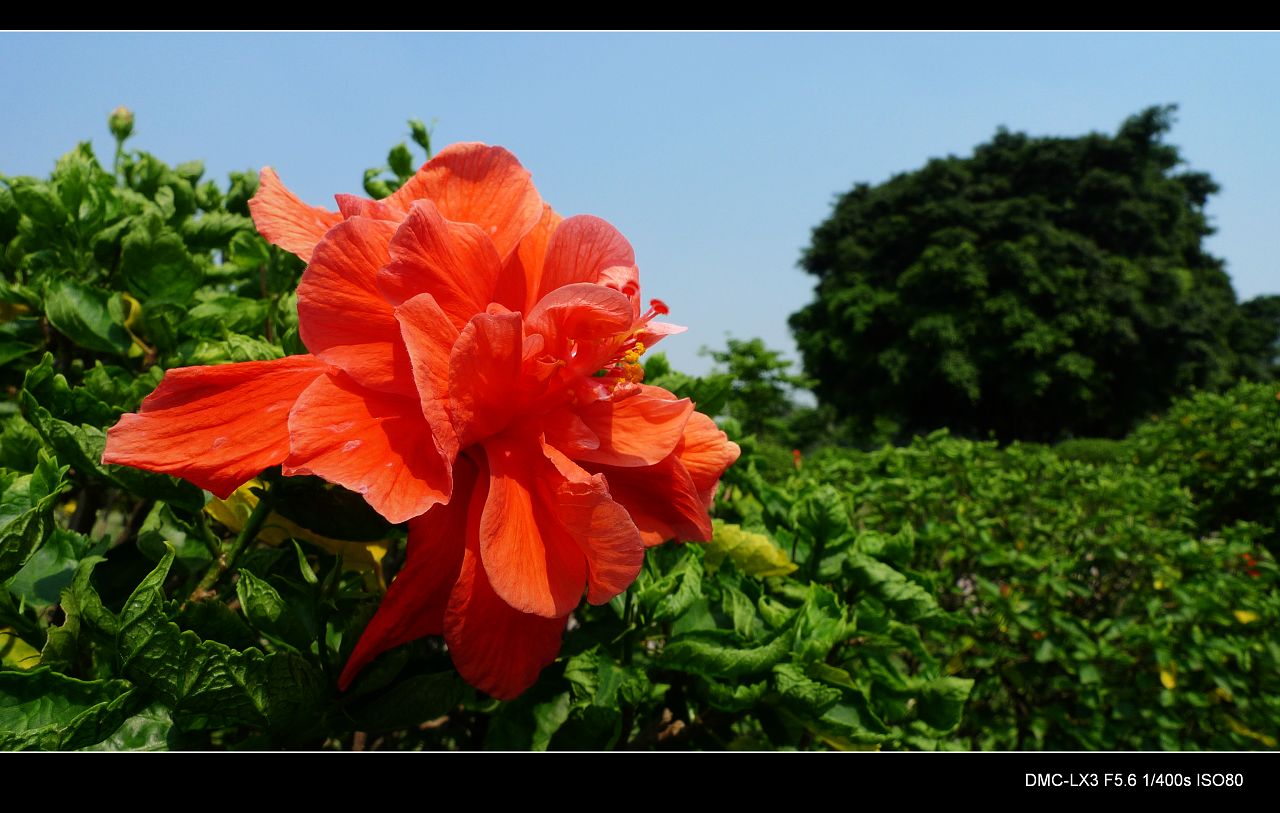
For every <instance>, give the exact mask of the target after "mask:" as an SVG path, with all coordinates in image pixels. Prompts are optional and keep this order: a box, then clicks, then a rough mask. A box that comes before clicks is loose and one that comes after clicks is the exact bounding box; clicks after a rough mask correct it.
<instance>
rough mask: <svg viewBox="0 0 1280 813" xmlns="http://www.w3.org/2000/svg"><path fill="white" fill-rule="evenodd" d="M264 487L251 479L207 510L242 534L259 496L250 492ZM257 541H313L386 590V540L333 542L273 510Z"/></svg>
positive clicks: (207, 507)
mask: <svg viewBox="0 0 1280 813" xmlns="http://www.w3.org/2000/svg"><path fill="white" fill-rule="evenodd" d="M253 488H262V481H261V480H250V481H249V482H247V483H245V484H244V485H242V486H240V487H239V488H237V489H236V490H235V491H234V492H233V493H232V495H231V496H230V497H228V498H227V499H225V500H220V499H218V498H217V497H214V498H213V499H211V500H209V502H208V504H206V505H205V507H204V510H205V513H207V514H208V515H209V516H211V517H213V518H214V519H216V520H217V521H218V522H221V523H222V524H223V525H225V526H227V527H228V528H230V529H231V530H233V531H239V530H240V529H241V528H243V527H244V523H245V521H246V520H248V519H249V515H250V514H252V513H253V508H254V506H256V505H257V504H258V495H257V494H254V493H253V492H252V491H251V490H250V489H253ZM258 539H259V540H261V541H262V542H265V543H266V544H268V545H279V544H281V543H283V542H287V541H288V540H289V539H302V540H305V541H307V542H312V543H314V544H316V545H319V546H320V547H322V548H324V549H325V550H327V551H329V552H330V553H334V554H337V555H338V556H341V557H342V564H343V566H344V567H346V568H347V569H348V570H356V571H359V572H361V573H363V574H364V575H365V579H366V581H367V582H368V583H369V584H370V586H376V587H377V588H378V589H380V590H385V589H386V585H385V584H384V583H383V581H382V567H381V563H382V557H383V556H386V555H387V541H386V540H382V541H380V542H350V541H346V540H342V539H331V538H329V537H327V536H321V535H320V534H318V533H315V532H314V531H309V530H307V529H306V528H303V527H302V526H301V525H298V524H297V523H295V522H293V521H292V520H289V519H286V518H285V517H282V516H280V515H279V514H277V513H275V512H274V511H273V512H272V513H271V515H270V516H268V517H267V521H266V522H265V523H263V525H262V530H261V531H259V532H258Z"/></svg>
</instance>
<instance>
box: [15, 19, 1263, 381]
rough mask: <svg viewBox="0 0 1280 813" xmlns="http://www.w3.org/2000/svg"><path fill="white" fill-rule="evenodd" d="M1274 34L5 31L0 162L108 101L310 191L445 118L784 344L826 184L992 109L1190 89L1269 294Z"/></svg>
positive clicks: (1239, 240)
mask: <svg viewBox="0 0 1280 813" xmlns="http://www.w3.org/2000/svg"><path fill="white" fill-rule="evenodd" d="M1278 100H1280V35H1276V34H385V35H382V34H358V35H348V34H20V33H8V34H0V110H3V111H4V116H3V118H4V122H5V124H4V126H3V127H0V172H2V173H5V174H10V175H19V174H36V175H44V174H47V173H48V171H49V170H50V169H51V168H52V166H53V162H54V160H55V159H56V157H57V156H58V155H60V154H61V153H63V152H65V151H66V150H67V149H69V148H70V147H72V146H73V145H74V144H75V143H76V142H77V141H79V140H83V139H85V138H92V140H93V142H94V145H95V147H96V148H97V150H98V152H99V155H100V156H104V157H105V156H109V154H110V144H111V141H110V136H109V135H108V134H107V132H106V125H105V120H106V116H107V113H108V112H109V111H110V110H111V109H112V108H113V107H115V106H116V105H120V104H123V105H127V106H129V107H130V108H132V109H134V110H135V111H136V113H137V116H138V124H137V130H136V132H137V135H136V137H135V138H134V139H133V141H131V142H130V143H131V145H132V146H133V147H134V148H137V149H144V150H148V151H151V152H154V153H156V154H158V155H159V156H160V157H161V158H163V159H165V160H167V161H170V162H179V161H183V160H188V159H191V158H202V159H204V161H205V163H206V168H207V171H208V174H209V175H210V176H211V177H216V178H219V179H223V178H225V174H226V172H227V171H228V170H232V169H245V168H251V167H252V168H258V167H261V166H263V165H268V164H269V165H272V166H274V167H276V169H277V170H279V172H280V174H281V176H282V177H283V178H284V180H285V182H286V183H287V184H289V185H290V186H292V188H293V189H294V190H296V191H297V192H298V193H299V194H300V195H301V196H302V197H303V198H304V199H306V200H307V201H309V202H311V203H316V204H322V205H329V206H331V205H332V197H331V196H332V195H333V194H334V193H335V192H359V191H360V178H361V173H362V171H363V170H364V169H365V167H369V166H374V165H378V164H380V163H382V161H383V159H384V157H385V155H386V150H387V148H388V147H390V146H391V145H392V144H393V143H395V142H396V141H399V140H401V139H402V138H405V137H406V136H407V128H406V126H405V120H406V119H408V118H410V117H420V118H423V119H426V120H431V119H433V118H434V119H436V120H437V121H438V124H437V126H436V129H435V138H436V143H437V145H438V146H442V145H444V144H447V143H449V142H452V141H464V140H466V141H470V140H476V141H486V142H489V143H491V144H502V145H504V146H506V147H508V148H509V149H511V150H512V151H513V152H515V154H516V155H517V156H519V158H520V160H521V161H522V162H523V163H524V165H525V166H526V167H528V168H529V169H530V170H531V171H532V172H533V175H534V179H535V181H536V182H537V184H538V187H539V189H540V191H541V192H542V194H543V197H544V198H546V199H547V200H548V201H549V202H551V203H552V204H553V205H554V206H555V207H556V208H557V209H558V210H560V211H561V212H563V213H566V214H572V213H584V212H585V213H591V214H596V215H599V216H601V217H604V218H605V219H607V220H609V221H611V222H612V223H614V224H615V225H616V226H618V227H619V228H620V229H621V230H622V231H623V233H624V234H626V235H627V236H628V237H629V238H630V240H631V241H632V243H633V244H634V246H635V248H636V253H637V255H638V257H639V262H640V268H641V280H642V283H643V285H644V292H645V293H646V294H647V295H648V296H656V297H661V298H662V299H665V300H666V301H667V302H668V303H669V304H670V305H671V308H672V314H671V319H672V321H675V322H678V323H680V324H685V325H688V326H689V327H690V331H689V333H687V334H684V335H682V336H677V337H674V338H671V339H669V340H667V342H665V343H664V346H663V349H665V350H667V352H668V354H669V355H670V356H671V358H672V360H673V362H674V363H675V364H676V365H677V366H678V367H682V368H684V369H687V370H690V371H695V372H700V371H702V370H705V369H706V367H707V366H708V363H709V362H708V361H707V360H706V359H705V358H700V357H699V356H698V355H697V351H698V348H699V347H700V346H702V345H712V346H722V345H723V341H724V337H725V335H726V334H731V335H734V336H737V337H742V338H747V337H750V336H761V337H763V338H764V339H765V340H766V342H767V343H768V344H770V345H771V346H774V347H777V348H781V349H785V350H787V351H788V352H792V350H793V344H792V340H791V337H790V334H789V332H788V329H787V326H786V319H787V315H788V314H790V313H791V312H793V311H795V310H796V309H798V308H799V307H800V306H801V305H803V304H805V303H806V302H808V301H809V300H810V298H811V293H812V285H811V282H810V278H809V277H808V276H807V275H805V274H803V273H802V272H800V271H798V270H797V269H796V260H797V259H798V257H799V253H800V250H801V248H802V247H803V246H804V245H805V244H806V243H807V242H808V238H809V231H810V229H811V228H812V227H813V226H814V225H816V224H817V223H818V222H820V221H821V220H822V219H823V218H824V217H826V216H827V214H828V213H829V211H830V206H831V203H832V200H833V198H834V196H835V195H836V194H838V193H840V192H842V191H844V190H846V189H848V188H849V187H850V186H851V185H852V184H853V183H855V182H857V181H870V182H878V181H882V180H884V179H886V178H888V177H889V176H890V175H892V174H893V173H895V172H900V171H904V170H910V169H913V168H916V167H918V166H920V165H921V164H923V163H924V162H925V160H927V159H928V158H930V157H933V156H940V155H946V154H968V153H969V152H970V151H971V150H972V148H973V147H974V146H975V145H976V144H978V143H981V142H982V141H985V140H987V139H988V138H989V137H990V136H991V135H992V134H993V133H994V131H995V129H996V127H997V126H999V125H1005V126H1007V127H1009V128H1011V129H1014V130H1023V131H1027V132H1030V133H1032V134H1041V135H1073V134H1080V133H1084V132H1088V131H1091V130H1102V131H1114V129H1115V128H1116V126H1117V125H1119V123H1120V122H1121V121H1122V120H1123V119H1124V118H1125V117H1126V116H1127V115H1129V114H1131V113H1134V112H1137V111H1138V110H1140V109H1142V108H1144V107H1146V106H1148V105H1152V104H1163V103H1169V102H1174V103H1177V104H1178V105H1179V106H1180V110H1179V113H1178V123H1177V124H1176V126H1175V127H1174V130H1173V132H1172V135H1171V137H1170V140H1171V141H1172V143H1174V144H1177V145H1178V146H1179V147H1180V148H1181V149H1182V153H1183V156H1184V157H1185V158H1186V159H1187V161H1188V164H1189V166H1190V167H1191V168H1194V169H1199V170H1204V171H1208V172H1209V173H1211V174H1212V175H1213V177H1214V178H1215V179H1217V181H1218V182H1219V183H1221V184H1222V187H1223V191H1222V193H1221V194H1220V195H1218V196H1217V197H1215V198H1214V199H1213V201H1212V203H1211V205H1210V209H1209V212H1210V214H1211V216H1212V218H1213V222H1214V223H1215V224H1216V226H1217V227H1218V229H1219V232H1218V234H1216V235H1215V236H1214V237H1213V238H1211V240H1210V242H1209V249H1210V250H1211V251H1212V252H1213V253H1214V254H1217V255H1218V256H1221V257H1224V258H1225V259H1226V260H1227V263H1228V269H1229V271H1230V272H1231V275H1232V279H1233V280H1234V282H1235V286H1236V290H1237V293H1238V294H1239V295H1240V296H1241V298H1242V299H1243V298H1248V297H1251V296H1254V295H1257V294H1259V293H1274V292H1280V265H1278V264H1277V261H1276V233H1277V231H1278V230H1280V229H1278V227H1280V223H1278V222H1277V216H1278V215H1280V204H1277V201H1276V196H1277V190H1280V147H1278V146H1277V133H1280V103H1278Z"/></svg>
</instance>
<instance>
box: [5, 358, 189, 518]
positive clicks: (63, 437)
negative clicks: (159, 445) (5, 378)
mask: <svg viewBox="0 0 1280 813" xmlns="http://www.w3.org/2000/svg"><path fill="white" fill-rule="evenodd" d="M22 387H23V389H22V394H21V400H22V409H23V412H24V413H25V415H26V418H27V420H28V421H30V422H31V425H32V426H34V427H35V428H36V431H37V432H39V433H40V435H41V437H43V438H44V439H45V442H46V443H48V444H49V445H50V446H52V447H53V449H54V451H55V452H57V454H58V456H59V458H61V459H63V460H65V461H66V462H67V463H68V464H70V465H71V466H74V467H75V469H76V471H77V472H80V473H81V474H91V475H93V476H95V477H98V478H100V479H102V480H105V481H106V482H108V483H110V484H112V485H115V486H118V487H120V488H123V489H125V490H127V491H130V492H132V493H134V494H137V495H139V496H142V497H149V498H151V499H157V500H164V501H165V502H168V503H171V504H173V505H175V506H178V507H179V508H182V509H184V510H187V511H191V512H192V513H194V512H196V511H199V510H201V509H202V508H203V507H204V493H203V492H202V491H201V490H200V489H199V488H197V487H196V486H194V485H192V484H191V483H187V482H184V481H181V480H176V479H174V478H172V477H167V476H165V475H161V474H152V473H150V472H144V471H141V470H139V469H134V468H130V467H128V466H114V465H108V464H104V463H102V462H100V461H101V460H102V453H103V451H104V450H105V449H106V446H107V434H106V432H105V431H104V430H103V429H102V428H100V426H101V425H102V424H111V423H114V422H115V420H116V416H118V414H119V411H118V410H116V409H113V408H112V407H109V406H107V405H106V404H103V403H102V402H101V401H99V400H98V399H97V398H95V397H94V396H93V395H92V394H90V393H89V392H88V391H86V390H85V389H83V388H80V387H77V388H75V389H74V390H73V389H71V388H70V387H68V386H67V381H66V379H65V378H63V377H62V376H61V375H55V374H54V372H53V355H52V354H50V353H46V354H45V356H44V359H43V360H42V361H41V363H40V364H39V365H37V366H36V367H33V368H31V369H30V370H28V371H27V374H26V377H25V378H24V380H23V385H22ZM51 409H56V410H57V414H56V415H55V414H54V413H53V412H51V411H50V410H51ZM81 416H84V418H82V417H81ZM83 419H88V420H91V421H94V423H95V424H97V425H91V424H85V423H80V424H79V425H77V424H76V423H73V421H80V420H83Z"/></svg>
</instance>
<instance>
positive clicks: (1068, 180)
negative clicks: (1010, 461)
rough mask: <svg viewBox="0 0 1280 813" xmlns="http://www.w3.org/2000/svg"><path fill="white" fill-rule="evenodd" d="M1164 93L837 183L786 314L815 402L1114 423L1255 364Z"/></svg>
mask: <svg viewBox="0 0 1280 813" xmlns="http://www.w3.org/2000/svg"><path fill="white" fill-rule="evenodd" d="M1173 110H1174V108H1173V107H1171V106H1170V107H1152V108H1149V109H1147V110H1145V111H1143V112H1141V113H1139V114H1138V115H1136V116H1132V117H1130V118H1129V119H1127V120H1126V121H1125V122H1124V123H1123V124H1122V125H1121V127H1120V129H1119V130H1118V131H1117V132H1116V134H1115V135H1114V136H1112V135H1105V134H1100V133H1092V134H1089V135H1086V136H1083V137H1078V138H1035V137H1032V136H1029V135H1026V134H1024V133H1011V132H1008V131H1006V130H1004V129H1001V130H999V131H998V132H997V133H996V135H995V137H994V138H993V139H992V140H991V141H990V142H988V143H986V144H982V145H980V146H979V147H977V149H976V150H975V151H974V153H973V155H972V156H970V157H967V158H958V157H954V156H952V157H947V158H941V159H934V160H931V161H929V163H928V164H926V165H925V166H924V167H923V168H922V169H919V170H917V171H914V172H908V173H904V174H901V175H897V176H895V177H893V178H891V179H890V180H889V181H887V182H885V183H882V184H879V185H876V186H872V185H869V184H865V183H862V184H858V185H857V186H855V187H854V188H853V189H852V190H851V191H850V192H848V193H847V194H845V195H843V196H842V197H841V198H840V199H839V200H838V201H837V202H836V205H835V209H834V211H833V213H832V215H831V217H830V218H828V219H827V220H826V222H824V223H822V224H821V225H819V226H818V227H817V228H816V229H814V232H813V241H812V244H811V245H810V247H809V248H808V249H807V251H806V252H805V254H804V257H803V260H802V266H803V267H804V269H805V270H806V271H808V272H809V273H811V274H813V275H815V276H816V277H817V278H818V282H817V286H816V299H815V301H814V302H813V303H812V304H810V305H808V306H806V307H805V308H803V309H802V310H800V311H799V312H797V313H795V314H793V315H792V317H791V326H792V328H793V329H794V331H795V334H796V337H797V340H798V342H799V345H800V348H801V351H802V354H803V357H804V363H805V369H806V372H807V373H808V374H809V375H811V376H812V377H814V378H816V379H817V380H818V384H817V386H816V392H817V394H818V397H819V399H820V400H821V401H823V402H826V403H830V404H832V405H833V406H834V407H835V408H836V409H837V410H838V411H839V413H840V414H842V415H843V416H845V417H848V418H850V419H852V421H853V424H854V426H855V428H858V429H860V430H861V431H862V432H863V433H865V434H870V432H871V431H872V429H873V428H874V427H875V426H876V424H877V423H880V424H883V423H884V422H886V421H892V422H894V423H896V425H897V428H898V430H899V431H900V432H901V433H903V434H907V433H914V432H921V431H925V430H928V429H932V428H936V427H940V426H949V427H951V428H952V429H953V430H955V431H959V432H963V433H969V434H986V433H988V432H995V433H996V435H997V436H999V437H1000V438H1002V439H1009V438H1015V437H1017V438H1025V439H1043V440H1048V439H1054V438H1056V437H1060V436H1063V435H1095V436H1097V435H1102V436H1117V435H1121V434H1123V433H1124V432H1125V431H1126V430H1127V429H1128V428H1129V427H1130V426H1131V425H1132V424H1133V423H1134V422H1135V421H1136V420H1138V419H1140V418H1142V417H1145V416H1146V415H1148V414H1150V413H1152V412H1155V411H1158V410H1160V409H1162V408H1163V407H1164V406H1166V405H1167V404H1168V402H1169V400H1170V399H1171V398H1172V397H1173V396H1174V395H1176V394H1179V393H1182V392H1186V391H1188V390H1189V389H1191V388H1192V387H1199V388H1208V389H1217V388H1220V387H1222V386H1224V385H1226V384H1228V383H1230V382H1231V381H1233V380H1234V379H1235V378H1236V376H1237V375H1238V374H1240V373H1241V372H1248V373H1252V374H1257V373H1258V371H1259V370H1262V369H1266V364H1265V363H1264V362H1262V361H1259V360H1258V358H1257V356H1258V354H1259V352H1262V351H1260V350H1259V347H1263V348H1266V347H1267V345H1268V344H1269V342H1268V341H1267V338H1268V337H1267V336H1265V335H1263V336H1261V337H1260V338H1259V337H1258V336H1254V334H1255V333H1258V332H1259V331H1261V332H1262V333H1265V328H1266V323H1265V320H1258V319H1254V320H1252V321H1250V322H1249V324H1248V325H1246V324H1245V318H1244V316H1243V315H1242V313H1241V311H1240V308H1239V307H1238V306H1237V304H1236V297H1235V293H1234V291H1233V290H1232V287H1231V283H1230V281H1229V280H1228V277H1227V275H1226V273H1225V271H1224V270H1223V263H1222V261H1221V260H1220V259H1218V258H1216V257H1213V256H1211V255H1209V254H1208V253H1206V252H1205V250H1204V248H1203V246H1202V241H1203V239H1204V238H1205V237H1206V236H1207V235H1209V234H1211V233H1212V228H1211V227H1210V225H1209V223H1208V221H1207V219H1206V217H1205V213H1204V207H1205V203H1206V201H1207V200H1208V198H1209V196H1210V195H1211V194H1213V193H1214V192H1216V191H1217V190H1218V186H1217V184H1216V183H1215V182H1214V181H1213V180H1212V179H1211V178H1210V177H1209V176H1208V175H1207V174H1205V173H1202V172H1191V171H1185V170H1180V169H1179V167H1180V165H1181V164H1182V163H1183V162H1182V159H1181V157H1180V156H1179V152H1178V149H1177V148H1176V147H1174V146H1172V145H1169V144H1166V143H1164V141H1163V137H1164V135H1165V134H1166V133H1167V132H1168V131H1169V129H1170V126H1171V124H1172V122H1173ZM1273 326H1274V320H1273ZM1246 337H1251V338H1249V340H1247V341H1242V339H1245V338H1246ZM1271 338H1272V339H1273V340H1274V335H1272V337H1271ZM1268 349H1270V352H1271V355H1274V347H1273V346H1272V347H1270V348H1268ZM1268 359H1269V357H1268Z"/></svg>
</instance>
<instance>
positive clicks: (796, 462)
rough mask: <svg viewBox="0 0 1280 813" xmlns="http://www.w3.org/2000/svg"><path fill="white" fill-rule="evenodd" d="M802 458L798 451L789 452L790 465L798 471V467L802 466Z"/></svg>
mask: <svg viewBox="0 0 1280 813" xmlns="http://www.w3.org/2000/svg"><path fill="white" fill-rule="evenodd" d="M803 458H804V455H802V454H800V450H799V449H792V450H791V465H792V466H794V467H795V468H796V469H799V468H800V466H801V465H802V464H803Z"/></svg>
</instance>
